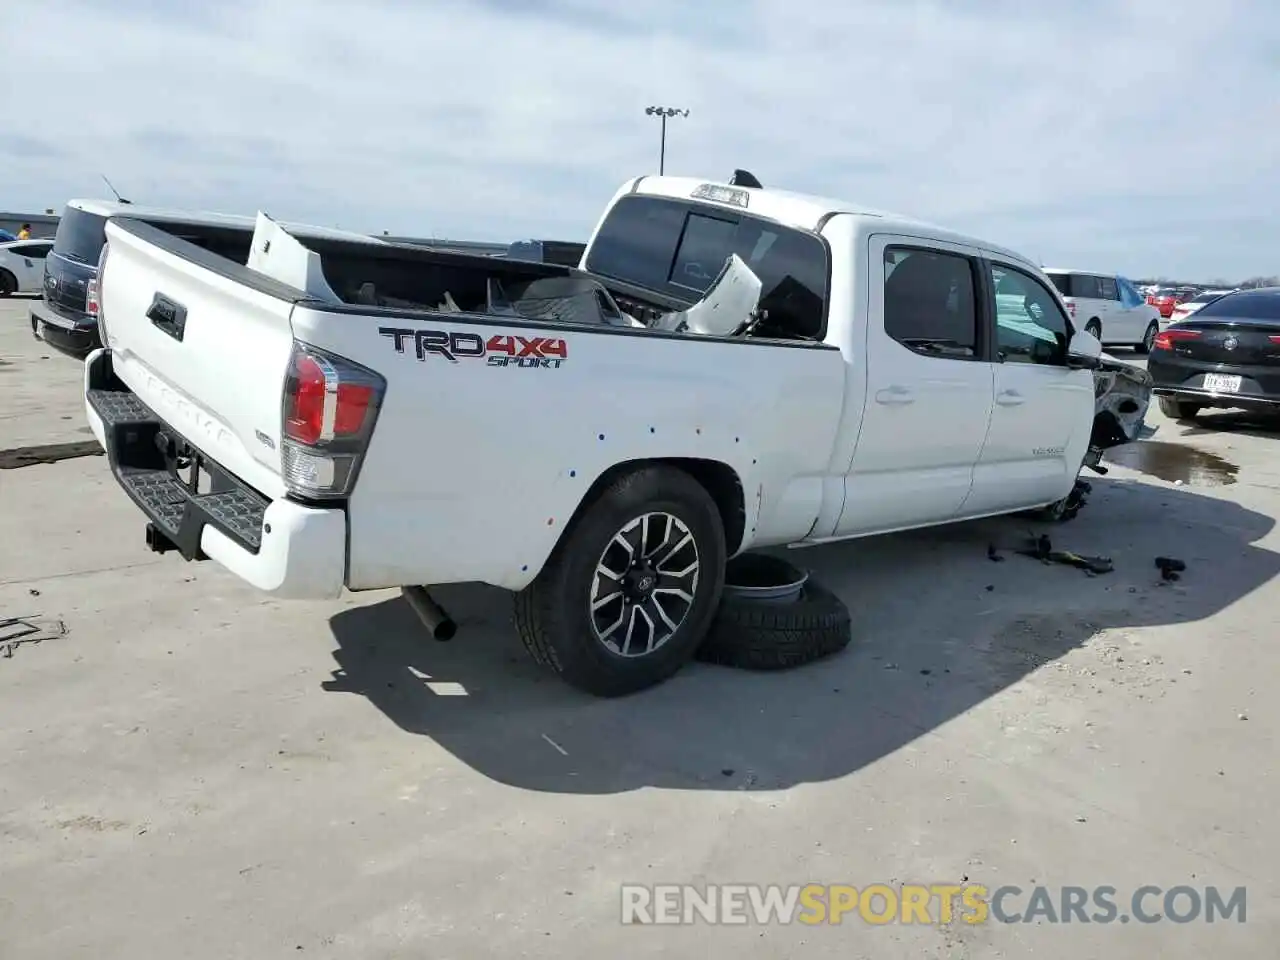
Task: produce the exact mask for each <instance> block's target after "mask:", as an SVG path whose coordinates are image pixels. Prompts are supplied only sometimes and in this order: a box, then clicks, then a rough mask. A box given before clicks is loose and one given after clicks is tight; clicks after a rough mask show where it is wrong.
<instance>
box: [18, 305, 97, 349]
mask: <svg viewBox="0 0 1280 960" xmlns="http://www.w3.org/2000/svg"><path fill="white" fill-rule="evenodd" d="M31 333H32V335H33V336H36V337H38V338H39V339H41V340H43V341H45V342H46V343H48V344H50V345H51V346H53V347H56V348H57V349H59V350H61V351H63V352H64V353H70V354H73V355H74V356H77V357H83V356H85V355H86V354H88V353H89V352H90V351H92V350H96V349H98V347H100V346H102V343H101V341H100V340H99V339H98V324H97V321H96V320H94V319H92V318H91V317H89V316H88V314H79V315H73V314H68V313H66V312H64V311H62V310H59V309H58V308H56V307H51V306H50V305H49V303H48V301H46V300H36V301H35V302H33V303H32V304H31Z"/></svg>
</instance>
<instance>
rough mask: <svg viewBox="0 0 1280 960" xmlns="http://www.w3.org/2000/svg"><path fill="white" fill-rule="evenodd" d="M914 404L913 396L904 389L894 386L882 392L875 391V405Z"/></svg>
mask: <svg viewBox="0 0 1280 960" xmlns="http://www.w3.org/2000/svg"><path fill="white" fill-rule="evenodd" d="M915 402H916V398H915V394H913V393H912V392H911V391H910V390H908V389H907V388H906V387H900V386H896V385H895V386H892V387H888V388H887V389H884V390H878V391H876V403H884V404H896V405H902V404H907V403H915Z"/></svg>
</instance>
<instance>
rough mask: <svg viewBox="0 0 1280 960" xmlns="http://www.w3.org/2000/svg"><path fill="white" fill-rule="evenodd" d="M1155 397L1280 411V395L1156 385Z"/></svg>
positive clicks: (1225, 408)
mask: <svg viewBox="0 0 1280 960" xmlns="http://www.w3.org/2000/svg"><path fill="white" fill-rule="evenodd" d="M1152 393H1154V394H1155V395H1156V396H1157V397H1173V398H1174V399H1175V400H1182V401H1184V402H1186V403H1198V404H1200V406H1202V407H1220V408H1221V409H1223V410H1260V411H1266V412H1270V413H1280V396H1257V395H1255V394H1246V393H1210V392H1209V391H1208V390H1195V389H1191V388H1187V387H1156V388H1155V389H1154V390H1153V391H1152Z"/></svg>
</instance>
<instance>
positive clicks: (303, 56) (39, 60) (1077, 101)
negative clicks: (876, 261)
mask: <svg viewBox="0 0 1280 960" xmlns="http://www.w3.org/2000/svg"><path fill="white" fill-rule="evenodd" d="M21 10H22V15H21V17H20V18H19V19H18V20H17V22H16V33H15V24H14V22H13V21H12V20H11V19H9V18H6V19H7V21H8V22H7V23H6V27H5V33H6V37H5V39H6V41H7V42H6V43H5V45H4V46H5V48H6V57H5V59H6V63H5V67H6V73H5V80H6V82H5V83H3V84H0V110H2V111H3V113H2V114H0V115H3V116H5V117H8V118H15V117H21V118H27V119H26V120H24V121H23V122H22V123H21V124H20V125H19V126H17V127H16V128H15V126H14V125H13V124H12V121H10V122H8V123H6V124H5V126H4V127H3V129H2V130H0V173H2V175H0V208H7V209H19V210H42V209H44V208H46V207H58V206H60V205H61V204H62V202H63V201H65V200H66V199H67V198H69V197H71V196H101V195H103V194H104V193H105V187H103V185H102V183H101V180H100V179H99V173H105V174H106V175H107V176H108V177H110V178H111V180H112V181H113V182H114V183H115V185H116V186H117V187H118V188H119V189H120V190H121V192H123V193H124V194H125V195H126V196H129V197H130V198H131V199H133V200H135V201H136V202H140V203H141V202H146V203H157V204H164V205H173V206H180V207H190V208H201V209H216V210H226V211H229V212H247V213H252V212H253V211H255V210H257V209H264V210H266V211H267V212H268V213H270V214H272V215H273V216H278V217H281V218H285V219H293V220H305V221H311V222H316V223H324V224H336V225H340V226H342V227H346V228H349V229H358V230H366V231H380V230H383V229H386V230H390V231H391V232H393V233H413V234H419V235H425V234H429V235H437V236H450V237H459V238H474V239H502V240H508V239H515V238H520V237H534V236H552V237H559V238H566V239H570V238H581V239H585V238H586V235H587V234H588V233H589V231H590V230H591V228H592V226H593V224H594V222H595V219H596V216H597V215H598V213H599V210H600V207H601V205H602V204H603V203H604V202H605V201H607V199H608V198H609V196H610V195H611V193H612V191H613V190H614V189H615V188H616V187H617V185H618V184H619V183H621V182H622V181H623V180H625V179H627V178H629V177H632V176H635V175H636V174H640V173H651V172H655V171H656V167H657V159H658V157H657V154H658V124H657V122H656V121H655V120H654V119H652V118H650V117H646V116H645V115H644V108H645V106H646V105H649V104H663V105H672V106H677V107H684V108H687V109H689V110H690V116H689V117H688V118H687V119H685V118H681V119H678V120H675V121H673V122H672V123H671V126H670V128H669V131H668V144H667V146H668V150H667V161H668V162H667V170H668V172H671V173H680V174H688V175H691V176H700V177H708V178H723V177H727V176H728V175H729V173H730V172H731V171H732V170H733V169H734V168H735V167H746V168H747V169H750V170H752V171H753V172H754V173H756V174H757V176H759V177H760V178H761V179H762V180H763V181H764V182H765V184H766V185H776V186H779V187H787V188H789V189H794V190H802V191H810V192H814V193H821V194H826V195H833V196H838V197H844V198H848V199H849V200H850V201H852V202H855V203H860V204H865V205H868V206H873V207H879V208H884V209H891V210H899V211H902V212H903V213H907V214H910V215H913V216H918V217H920V218H922V219H927V220H930V221H934V222H940V223H944V224H947V225H948V226H952V227H955V228H957V229H961V230H964V231H967V232H970V233H974V234H977V235H979V236H982V237H985V238H988V239H990V240H992V241H994V242H998V243H1002V244H1005V245H1007V246H1011V247H1014V248H1016V249H1018V250H1021V251H1022V252H1024V253H1026V254H1027V255H1029V256H1031V257H1033V258H1036V259H1037V260H1040V261H1043V262H1045V263H1049V264H1052V265H1062V266H1079V267H1087V268H1091V269H1101V270H1117V271H1120V272H1123V273H1126V274H1129V275H1133V276H1142V275H1155V274H1164V275H1168V276H1176V277H1180V278H1188V279H1190V278H1203V279H1209V278H1212V277H1224V278H1228V279H1231V280H1237V279H1241V278H1243V277H1245V276H1249V275H1253V274H1259V273H1262V274H1276V273H1280V244H1278V243H1277V242H1276V236H1277V229H1276V225H1277V220H1276V215H1275V211H1276V209H1277V203H1276V201H1277V193H1278V189H1277V188H1278V186H1280V181H1278V180H1277V175H1276V171H1277V170H1278V169H1280V4H1276V3H1274V2H1270V0H1213V2H1209V0H1114V2H1103V0H1063V2H1060V3H1050V2H1045V0H1025V2H1021V3H1019V2H1015V0H952V2H932V3H925V2H915V0H843V2H841V3H834V2H832V3H820V2H817V0H736V2H724V0H703V2H702V3H700V4H691V3H687V2H680V0H647V2H643V0H470V2H463V0H352V2H346V3H339V2H334V0H261V2H254V0H219V2H218V3H210V4H196V3H193V2H191V0H42V2H39V3H24V4H22V5H21ZM15 69H16V70H18V71H19V72H17V73H15V72H13V71H14V70H15ZM24 75H25V77H24Z"/></svg>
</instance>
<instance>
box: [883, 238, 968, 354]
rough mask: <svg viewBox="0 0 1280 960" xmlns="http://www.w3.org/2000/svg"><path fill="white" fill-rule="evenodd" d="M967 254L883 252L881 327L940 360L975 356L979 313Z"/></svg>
mask: <svg viewBox="0 0 1280 960" xmlns="http://www.w3.org/2000/svg"><path fill="white" fill-rule="evenodd" d="M973 271H974V263H973V261H972V260H970V259H969V258H968V257H963V256H960V255H959V254H955V253H945V252H943V251H940V250H928V249H923V248H917V247H889V248H888V249H887V250H885V254H884V331H885V333H887V334H888V335H889V336H890V337H892V338H893V339H894V340H896V341H898V343H900V344H902V345H903V346H904V347H906V348H907V349H908V350H911V351H912V352H914V353H919V354H921V355H923V356H926V357H935V358H938V359H942V360H947V359H949V360H973V359H976V358H977V357H978V356H979V350H980V346H981V338H980V336H979V331H978V322H979V317H980V313H979V311H978V307H977V296H976V290H977V285H976V284H975V283H974V272H973Z"/></svg>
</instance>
